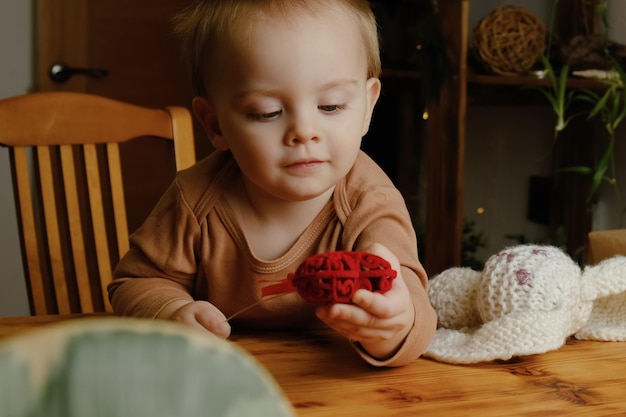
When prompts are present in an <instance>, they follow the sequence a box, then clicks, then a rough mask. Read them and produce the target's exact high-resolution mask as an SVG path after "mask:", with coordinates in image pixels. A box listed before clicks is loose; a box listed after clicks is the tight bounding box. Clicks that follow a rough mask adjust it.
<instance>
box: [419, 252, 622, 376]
mask: <svg viewBox="0 0 626 417" xmlns="http://www.w3.org/2000/svg"><path fill="white" fill-rule="evenodd" d="M429 297H430V300H431V303H432V305H433V307H434V308H435V310H436V311H437V317H438V325H439V328H438V330H437V332H436V335H435V338H434V339H433V341H432V342H431V344H430V345H429V347H428V349H427V350H426V352H425V353H424V356H426V357H431V358H433V359H436V360H439V361H442V362H449V363H459V364H463V363H475V362H482V361H491V360H496V359H500V360H508V359H511V358H512V357H514V356H522V355H532V354H538V353H544V352H547V351H549V350H554V349H558V348H559V347H561V346H562V345H563V344H564V343H565V340H566V339H567V338H568V337H569V336H571V335H574V334H576V337H578V338H585V339H592V340H626V258H625V257H615V258H612V259H610V260H607V261H604V262H602V263H601V264H599V265H597V266H594V267H587V268H585V272H584V273H583V272H582V271H581V269H580V267H579V266H578V265H577V264H576V263H575V262H574V261H573V260H572V259H571V258H570V257H569V256H568V255H567V254H565V253H564V252H563V251H562V250H561V249H559V248H557V247H554V246H543V245H518V246H513V247H510V248H506V249H505V250H503V251H501V252H499V253H498V254H496V255H493V256H491V257H490V258H489V259H488V261H487V263H486V264H485V268H484V270H483V271H482V272H477V271H473V270H471V269H469V268H451V269H448V270H445V271H443V272H442V273H441V274H439V275H437V276H436V277H434V278H433V279H432V280H431V283H430V287H429Z"/></svg>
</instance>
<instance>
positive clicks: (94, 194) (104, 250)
mask: <svg viewBox="0 0 626 417" xmlns="http://www.w3.org/2000/svg"><path fill="white" fill-rule="evenodd" d="M83 149H84V151H85V169H86V172H87V188H88V191H89V205H90V207H91V221H92V226H93V235H94V241H95V245H96V259H97V263H98V272H99V274H100V285H101V287H102V288H103V289H104V291H105V292H104V293H103V294H106V287H107V285H108V284H109V283H110V282H111V281H112V279H113V274H112V270H111V258H110V256H109V245H108V235H107V230H106V220H105V217H104V206H103V202H102V185H101V181H100V170H99V165H98V153H97V150H96V145H93V144H87V145H85V146H84V148H83ZM87 285H88V284H87ZM103 298H104V305H105V310H106V311H112V308H111V305H110V303H109V301H108V297H106V296H103Z"/></svg>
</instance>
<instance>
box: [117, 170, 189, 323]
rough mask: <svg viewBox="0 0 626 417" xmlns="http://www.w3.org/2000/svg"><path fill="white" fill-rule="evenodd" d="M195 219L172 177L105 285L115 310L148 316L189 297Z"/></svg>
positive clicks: (127, 314) (120, 313) (131, 238)
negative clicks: (107, 284)
mask: <svg viewBox="0 0 626 417" xmlns="http://www.w3.org/2000/svg"><path fill="white" fill-rule="evenodd" d="M199 235H200V225H199V224H198V221H197V219H196V217H195V215H194V213H193V210H192V209H191V208H190V207H189V206H188V204H187V203H186V201H185V199H184V198H183V195H182V192H181V189H180V184H179V183H178V181H177V180H175V181H174V182H173V183H172V184H171V185H170V187H169V188H168V189H167V190H166V192H165V193H164V194H163V196H162V197H161V199H160V200H159V202H158V203H157V205H156V206H155V207H154V209H153V210H152V212H151V213H150V215H149V216H148V218H147V219H146V221H145V222H144V224H143V225H142V226H141V227H140V228H139V229H138V230H137V231H136V232H135V233H133V234H132V235H131V236H130V249H129V251H128V253H126V254H125V255H124V256H123V257H122V259H121V260H120V262H119V264H118V265H117V267H116V268H115V271H114V273H113V281H112V282H111V283H110V284H109V286H108V293H109V299H110V301H111V305H112V306H113V311H114V313H115V314H118V315H124V316H136V317H150V318H154V317H155V316H156V315H157V314H158V313H159V312H160V311H161V309H162V308H163V307H165V305H167V304H169V303H170V302H172V301H176V300H189V301H193V298H192V296H191V295H190V294H191V293H192V290H193V287H194V282H195V279H196V272H197V261H196V251H195V247H196V242H197V239H199Z"/></svg>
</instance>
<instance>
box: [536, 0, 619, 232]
mask: <svg viewBox="0 0 626 417" xmlns="http://www.w3.org/2000/svg"><path fill="white" fill-rule="evenodd" d="M557 2H558V0H555V2H554V3H553V4H554V5H556V3H557ZM595 10H596V13H597V14H598V15H599V16H600V19H601V23H602V25H601V28H602V30H601V33H600V36H601V38H602V40H603V45H604V47H603V50H604V55H605V57H606V61H607V63H608V69H607V71H606V76H605V77H604V78H601V79H600V82H602V83H603V84H604V85H605V88H604V89H603V90H602V91H601V92H599V91H595V90H590V89H581V90H573V89H568V86H567V80H568V78H569V71H570V68H569V66H568V65H563V66H562V67H561V69H560V72H559V74H558V75H557V74H556V72H555V71H554V68H553V66H552V64H551V62H550V59H549V57H546V56H542V57H541V59H542V63H543V66H544V69H545V74H546V77H547V78H548V80H549V82H550V83H549V86H548V87H545V88H540V89H539V91H540V92H541V93H542V94H543V95H544V96H545V97H546V98H547V100H548V101H549V103H550V105H551V106H552V110H553V112H554V115H555V118H556V122H555V125H554V138H555V140H556V139H557V138H558V136H559V133H560V132H562V131H563V130H564V129H565V128H566V127H567V125H568V123H569V122H570V121H571V120H572V119H573V118H574V117H578V116H579V115H581V114H584V113H586V114H587V119H588V120H590V119H592V118H594V117H600V119H601V121H602V124H603V126H604V129H605V130H606V132H607V134H608V144H607V147H606V149H605V150H604V152H603V154H602V156H601V158H600V159H599V161H598V163H597V164H596V166H595V167H590V166H573V167H566V168H562V169H560V170H559V171H558V172H570V173H579V174H583V175H590V176H591V177H592V185H591V190H590V192H589V196H588V199H587V201H588V202H591V201H592V200H593V198H594V197H595V196H596V195H597V193H598V190H599V188H600V185H601V184H602V183H603V182H606V183H608V184H609V185H611V186H612V187H613V189H614V190H615V194H616V198H617V202H618V204H619V207H621V208H622V209H621V213H620V218H619V224H620V226H621V225H622V224H623V222H624V217H625V216H626V206H625V205H624V202H623V197H622V193H621V191H620V187H619V184H618V181H617V177H616V166H615V139H616V136H615V133H616V130H617V128H618V126H619V125H620V124H621V123H622V122H623V120H624V118H626V89H625V88H624V87H625V86H626V72H625V71H624V69H623V68H622V66H621V65H620V63H619V62H618V61H617V60H616V59H615V57H613V56H612V55H611V52H610V51H609V40H608V19H607V11H608V6H607V2H606V1H600V2H599V3H598V4H597V5H596V9H595ZM576 100H580V101H582V102H586V103H588V104H589V105H590V106H591V109H590V110H589V111H586V112H579V113H575V114H568V110H569V108H570V105H571V104H572V103H573V102H574V101H576Z"/></svg>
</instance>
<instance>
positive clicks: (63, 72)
mask: <svg viewBox="0 0 626 417" xmlns="http://www.w3.org/2000/svg"><path fill="white" fill-rule="evenodd" d="M76 74H82V75H86V76H88V77H90V78H95V79H98V80H99V79H101V78H104V77H106V76H107V75H108V74H109V71H108V70H106V69H103V68H73V67H69V66H67V65H65V64H60V63H58V64H53V65H52V66H51V67H50V71H49V72H48V75H49V76H50V79H51V80H52V81H54V82H55V83H57V84H63V83H64V82H66V81H67V80H69V79H70V77H71V76H73V75H76Z"/></svg>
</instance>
